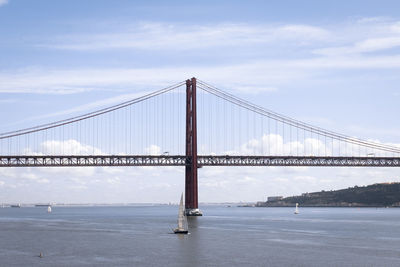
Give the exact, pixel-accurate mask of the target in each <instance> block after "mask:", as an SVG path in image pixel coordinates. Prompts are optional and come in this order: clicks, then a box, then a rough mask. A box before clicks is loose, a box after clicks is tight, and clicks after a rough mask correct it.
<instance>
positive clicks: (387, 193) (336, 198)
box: [256, 183, 400, 207]
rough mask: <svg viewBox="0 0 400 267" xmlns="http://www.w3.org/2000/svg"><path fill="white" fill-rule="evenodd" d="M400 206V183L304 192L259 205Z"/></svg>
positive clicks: (258, 205) (259, 203)
mask: <svg viewBox="0 0 400 267" xmlns="http://www.w3.org/2000/svg"><path fill="white" fill-rule="evenodd" d="M296 203H299V205H300V206H303V207H304V206H309V207H316V206H320V207H321V206H326V207H387V206H389V207H390V206H391V207H400V183H382V184H373V185H368V186H362V187H361V186H360V187H359V186H355V187H351V188H348V189H342V190H336V191H321V192H314V193H304V194H302V195H301V196H293V197H287V198H283V199H281V200H277V201H267V202H258V203H257V205H256V206H257V207H285V206H294V205H295V204H296Z"/></svg>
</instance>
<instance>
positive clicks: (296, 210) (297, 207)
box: [294, 203, 299, 214]
mask: <svg viewBox="0 0 400 267" xmlns="http://www.w3.org/2000/svg"><path fill="white" fill-rule="evenodd" d="M294 214H299V203H296V209H295V210H294Z"/></svg>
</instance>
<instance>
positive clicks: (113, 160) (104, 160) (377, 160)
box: [0, 155, 400, 167]
mask: <svg viewBox="0 0 400 267" xmlns="http://www.w3.org/2000/svg"><path fill="white" fill-rule="evenodd" d="M190 164H191V162H190V157H186V156H184V155H176V156H170V155H160V156H150V155H149V156H140V155H110V156H108V155H101V156H99V155H97V156H93V155H92V156H0V167H80V166H82V167H83V166H93V167H95V166H186V165H190ZM197 164H198V166H199V167H202V166H308V167H400V158H399V157H311V156H310V157H297V156H286V157H285V156H212V155H210V156H198V157H197Z"/></svg>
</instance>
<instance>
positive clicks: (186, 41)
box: [42, 23, 330, 51]
mask: <svg viewBox="0 0 400 267" xmlns="http://www.w3.org/2000/svg"><path fill="white" fill-rule="evenodd" d="M329 37H330V33H329V31H327V30H326V29H322V28H319V27H315V26H310V25H290V24H289V25H248V24H217V25H209V26H196V25H195V26H186V25H173V24H162V23H141V24H136V25H130V26H128V27H126V28H125V30H124V31H121V30H120V29H116V30H115V31H114V32H112V33H94V34H93V33H85V34H82V35H69V36H68V35H67V36H59V37H57V38H55V40H56V41H55V42H54V43H49V44H44V45H42V46H45V47H50V48H56V49H67V50H104V49H126V48H129V49H143V50H154V49H156V50H174V51H175V50H191V49H204V48H210V47H221V46H243V45H244V46H246V45H250V44H268V43H271V42H277V41H290V42H295V43H301V44H305V43H311V42H312V41H315V40H318V41H321V40H326V39H328V38H329Z"/></svg>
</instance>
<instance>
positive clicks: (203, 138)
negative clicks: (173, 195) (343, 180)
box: [0, 78, 400, 215]
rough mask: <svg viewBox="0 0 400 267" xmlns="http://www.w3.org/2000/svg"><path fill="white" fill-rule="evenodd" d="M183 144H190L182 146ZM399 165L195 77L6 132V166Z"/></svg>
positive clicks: (381, 150) (189, 192)
mask: <svg viewBox="0 0 400 267" xmlns="http://www.w3.org/2000/svg"><path fill="white" fill-rule="evenodd" d="M183 140H185V141H183ZM75 166H184V167H185V207H186V212H187V214H188V215H201V213H200V211H199V210H198V191H197V188H198V185H197V179H198V178H197V169H198V168H201V167H205V166H321V167H322V166H325V167H339V166H341V167H346V166H347V167H400V147H397V146H394V145H388V144H384V143H379V142H373V141H369V140H362V139H359V138H355V137H350V136H347V135H344V134H340V133H337V132H333V131H329V130H326V129H322V128H319V127H316V126H313V125H310V124H307V123H304V122H301V121H298V120H296V119H293V118H290V117H287V116H284V115H281V114H278V113H276V112H273V111H271V110H268V109H266V108H264V107H261V106H258V105H255V104H253V103H250V102H248V101H246V100H244V99H241V98H239V97H236V96H234V95H232V94H230V93H228V92H226V91H223V90H221V89H219V88H216V87H214V86H212V85H210V84H208V83H206V82H203V81H200V80H197V79H196V78H192V79H189V80H186V81H183V82H180V83H177V84H175V85H172V86H169V87H166V88H163V89H161V90H158V91H154V92H151V93H147V94H145V95H143V96H142V97H139V98H135V99H132V100H129V101H126V102H123V103H120V104H118V105H114V106H110V107H107V108H103V109H100V110H97V111H93V112H90V113H87V114H83V115H80V116H76V117H72V118H69V119H65V120H60V121H56V122H52V123H47V124H42V125H38V126H34V127H29V128H25V129H21V130H16V131H9V132H4V133H1V134H0V167H75Z"/></svg>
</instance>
